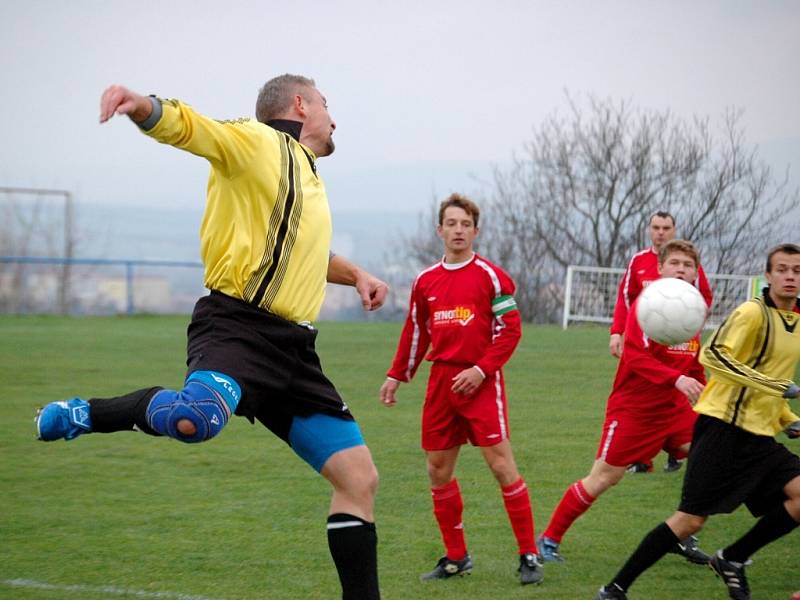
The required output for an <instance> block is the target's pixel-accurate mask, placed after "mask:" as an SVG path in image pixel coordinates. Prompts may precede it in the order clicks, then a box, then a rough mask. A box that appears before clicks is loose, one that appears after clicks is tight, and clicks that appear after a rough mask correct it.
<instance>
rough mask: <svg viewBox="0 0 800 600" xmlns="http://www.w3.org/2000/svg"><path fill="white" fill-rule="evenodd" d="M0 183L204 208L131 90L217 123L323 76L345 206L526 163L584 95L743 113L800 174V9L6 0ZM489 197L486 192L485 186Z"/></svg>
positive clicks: (772, 156) (180, 156)
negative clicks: (536, 132)
mask: <svg viewBox="0 0 800 600" xmlns="http://www.w3.org/2000/svg"><path fill="white" fill-rule="evenodd" d="M0 56H2V57H3V58H2V64H3V67H2V69H1V70H0V106H2V110H0V131H2V143H1V144H0V186H26V187H28V186H35V187H56V188H63V189H69V190H72V191H73V192H75V194H76V198H77V199H78V201H79V202H101V203H104V204H115V203H117V204H149V205H160V206H175V207H184V206H197V205H198V204H201V203H202V202H203V199H204V195H205V194H204V192H205V178H206V174H207V166H206V164H205V162H204V161H203V160H202V159H198V158H196V157H193V156H190V155H186V154H184V153H181V152H179V151H176V150H174V149H171V148H167V147H161V146H159V145H158V144H156V143H154V142H152V141H151V140H149V139H147V138H146V137H144V136H142V135H141V134H139V133H138V132H137V131H136V129H135V128H134V127H133V126H132V125H131V124H130V123H129V122H128V121H127V119H123V118H115V119H113V120H112V121H111V122H110V123H107V124H105V125H102V126H101V125H99V124H98V104H99V98H100V94H101V92H102V91H103V89H104V88H105V87H106V86H107V85H109V84H111V83H121V84H124V85H127V86H129V87H131V88H132V89H134V90H136V91H139V92H142V93H156V94H158V95H160V96H163V97H174V98H180V99H182V100H184V101H186V102H188V103H189V104H191V105H193V106H194V107H195V108H196V109H197V110H199V111H200V112H203V113H205V114H208V115H210V116H213V117H216V118H234V117H239V116H249V115H251V114H252V113H253V106H254V101H255V97H256V94H257V92H258V89H259V87H260V86H261V84H262V83H263V82H264V81H265V80H266V79H268V78H270V77H272V76H274V75H277V74H280V73H283V72H294V73H301V74H305V75H308V76H311V77H313V78H315V79H316V81H317V84H318V87H319V88H320V90H321V91H322V92H323V93H324V94H325V95H326V96H327V97H328V101H329V106H330V110H331V114H332V115H333V117H334V119H335V120H336V122H337V125H338V128H337V130H336V136H335V137H336V142H337V151H336V153H335V154H334V155H333V156H332V157H330V158H326V159H324V162H323V163H322V164H321V166H320V169H321V172H322V175H323V177H324V178H325V179H326V181H327V182H328V188H329V195H330V196H331V198H330V199H331V206H332V208H333V209H334V210H358V209H372V210H399V209H406V210H409V209H411V210H416V209H419V208H421V207H423V206H426V205H427V204H428V203H429V202H430V199H431V194H432V193H438V194H443V193H447V192H449V191H452V189H453V188H458V187H462V188H463V187H468V186H469V185H471V183H470V181H472V182H474V181H475V178H476V177H477V178H478V180H479V179H480V178H481V177H482V176H485V175H486V174H487V173H488V169H489V167H490V166H491V165H492V164H502V163H503V162H505V161H508V160H509V159H510V158H511V156H512V153H513V152H514V151H515V150H519V149H520V147H521V146H522V144H523V143H524V142H525V140H526V139H528V138H529V137H530V133H531V131H532V128H533V127H535V126H536V125H537V124H538V123H540V122H541V120H542V119H543V118H544V117H545V116H546V115H547V114H548V113H550V112H552V111H554V110H557V109H559V108H563V106H564V90H565V89H566V90H569V91H570V92H571V93H574V94H580V93H584V92H591V93H595V94H598V95H600V96H610V97H613V98H618V99H628V100H631V101H633V102H634V103H635V104H637V105H639V106H642V107H647V108H653V109H659V110H661V109H667V108H669V109H671V110H673V111H674V112H676V113H677V114H679V115H685V116H691V115H693V114H699V115H709V116H711V117H712V118H717V117H719V116H720V115H721V114H722V113H723V111H724V110H725V108H726V107H728V106H735V107H739V108H743V109H744V110H745V111H746V112H745V116H744V121H743V124H744V125H745V127H746V130H747V136H748V140H749V141H750V142H753V143H757V144H759V146H760V147H762V148H763V149H764V153H765V156H766V157H767V158H768V159H769V160H770V161H772V162H773V163H775V164H777V165H779V166H780V165H781V164H782V165H783V166H785V164H786V163H793V165H792V168H793V170H794V176H795V178H796V177H797V173H796V171H797V170H800V77H798V75H797V74H798V65H797V62H798V58H800V2H795V1H788V0H787V1H783V2H781V1H768V0H767V1H764V0H762V1H754V2H737V1H733V0H724V1H723V0H719V1H708V2H698V1H688V2H675V1H670V2H644V1H617V2H603V1H588V0H587V1H585V2H566V1H559V2H556V1H552V2H536V1H523V0H520V1H513V0H495V2H491V3H489V2H486V1H485V0H480V1H472V0H457V1H451V0H445V1H436V0H433V1H431V0H428V1H424V2H416V1H404V2H391V3H390V2H380V1H372V2H366V1H363V2H362V1H344V2H342V1H329V2H316V1H314V0H306V1H305V2H274V1H271V0H262V1H246V0H227V1H225V2H220V1H218V0H217V1H213V2H212V1H205V0H199V1H198V0H192V1H185V0H172V1H170V2H163V1H159V2H148V1H144V0H140V1H139V2H135V3H132V2H117V1H111V0H107V1H100V0H97V1H89V0H70V1H58V0H50V1H45V0H25V1H24V2H22V1H11V0H5V1H3V2H1V3H0ZM466 191H469V190H466Z"/></svg>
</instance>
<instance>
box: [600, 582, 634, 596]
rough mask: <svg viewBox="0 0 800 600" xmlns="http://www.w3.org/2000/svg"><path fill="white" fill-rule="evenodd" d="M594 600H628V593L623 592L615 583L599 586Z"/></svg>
mask: <svg viewBox="0 0 800 600" xmlns="http://www.w3.org/2000/svg"><path fill="white" fill-rule="evenodd" d="M594 600H628V595H627V594H626V593H625V592H623V591H622V590H621V589H620V588H619V586H618V585H617V584H616V583H612V584H611V585H604V586H603V587H601V588H600V589H599V590H598V591H597V594H595V597H594Z"/></svg>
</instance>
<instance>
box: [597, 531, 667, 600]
mask: <svg viewBox="0 0 800 600" xmlns="http://www.w3.org/2000/svg"><path fill="white" fill-rule="evenodd" d="M678 542H680V540H679V539H678V537H677V536H676V535H675V534H674V533H673V532H672V529H670V528H669V526H668V525H667V524H666V523H661V524H660V525H658V526H657V527H655V528H654V529H653V530H652V531H650V533H648V534H647V535H646V536H644V539H642V542H641V543H640V544H639V547H638V548H636V550H635V551H634V553H633V554H631V556H630V558H628V561H627V562H626V563H625V564H624V565H623V566H622V568H621V569H620V570H619V573H617V575H616V576H615V577H614V579H612V580H611V583H609V584H608V585H614V584H616V585H617V586H619V587H620V588H621V589H622V590H623V591H628V588H629V587H630V586H631V585H632V584H633V582H634V581H636V578H637V577H639V575H641V574H642V573H644V572H645V571H646V570H647V569H649V568H650V567H652V566H653V565H654V564H656V563H657V562H658V561H659V560H661V557H662V556H664V555H665V554H666V553H667V552H669V550H670V548H672V547H673V546H674V545H675V544H677V543H678Z"/></svg>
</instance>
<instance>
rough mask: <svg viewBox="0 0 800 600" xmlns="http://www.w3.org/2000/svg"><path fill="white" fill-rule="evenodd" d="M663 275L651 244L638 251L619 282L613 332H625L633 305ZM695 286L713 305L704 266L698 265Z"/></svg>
mask: <svg viewBox="0 0 800 600" xmlns="http://www.w3.org/2000/svg"><path fill="white" fill-rule="evenodd" d="M660 277H661V276H660V275H659V274H658V254H657V253H656V251H655V249H654V248H653V247H652V246H651V247H650V248H647V249H646V250H642V251H641V252H637V253H636V254H634V255H633V258H631V262H629V263H628V268H627V269H625V274H624V275H623V276H622V280H621V281H620V282H619V290H618V291H617V303H616V304H615V305H614V321H613V322H612V324H611V333H612V334H614V333H625V323H626V319H627V318H628V312H630V309H631V305H632V304H633V302H634V301H635V300H636V298H637V297H638V296H639V294H640V293H641V292H642V290H643V289H644V288H645V287H647V285H648V284H650V283H652V282H653V281H655V280H656V279H659V278H660ZM694 285H695V287H696V288H697V289H698V290H700V293H701V294H702V295H703V298H705V300H706V304H708V305H709V306H711V300H712V294H711V287H710V286H709V285H708V279H707V278H706V274H705V271H703V267H702V266H700V265H698V266H697V279H695V281H694Z"/></svg>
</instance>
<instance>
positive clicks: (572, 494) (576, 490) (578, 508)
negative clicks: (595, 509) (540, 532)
mask: <svg viewBox="0 0 800 600" xmlns="http://www.w3.org/2000/svg"><path fill="white" fill-rule="evenodd" d="M594 501H595V499H594V497H592V496H590V495H589V493H588V492H587V491H586V488H585V487H583V482H581V480H580V479H579V480H578V481H576V482H575V483H573V484H572V485H571V486H569V487H568V488H567V491H566V492H564V497H563V498H561V502H559V503H558V506H557V507H556V510H555V511H554V512H553V516H552V517H550V523H548V525H547V529H546V530H545V532H544V536H545V537H549V538H550V539H551V540H553V541H556V542H561V538H562V537H564V534H565V533H566V532H567V529H569V528H570V527H572V524H573V523H574V522H575V519H577V518H578V517H580V516H581V515H582V514H583V513H585V512H586V511H587V510H589V507H590V506H592V502H594Z"/></svg>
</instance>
